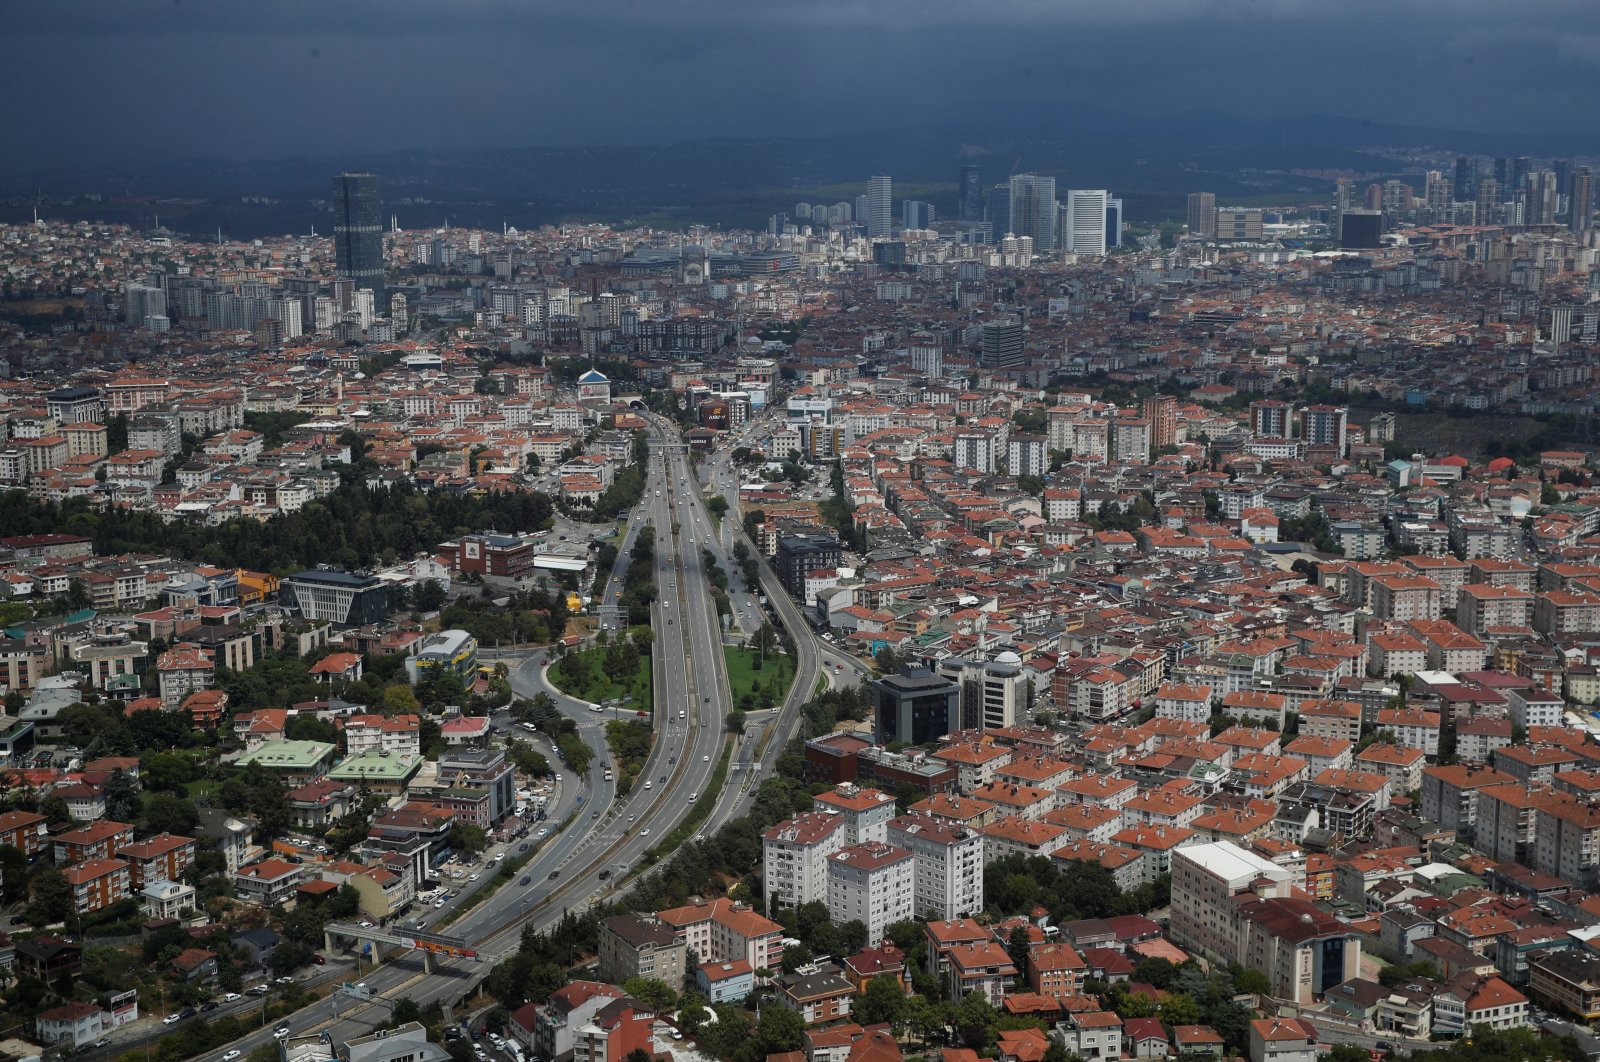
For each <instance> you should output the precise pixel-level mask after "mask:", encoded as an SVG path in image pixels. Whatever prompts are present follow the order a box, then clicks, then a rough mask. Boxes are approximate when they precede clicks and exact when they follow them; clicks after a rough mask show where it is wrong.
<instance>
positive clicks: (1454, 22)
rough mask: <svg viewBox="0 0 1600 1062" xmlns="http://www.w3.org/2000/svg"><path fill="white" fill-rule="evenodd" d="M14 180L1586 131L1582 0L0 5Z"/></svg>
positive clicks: (1595, 64) (59, 0)
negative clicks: (1096, 135) (892, 132)
mask: <svg viewBox="0 0 1600 1062" xmlns="http://www.w3.org/2000/svg"><path fill="white" fill-rule="evenodd" d="M0 26H3V27H4V31H3V32H0V87H3V88H4V89H5V99H6V101H7V105H6V109H5V117H4V118H3V119H0V132H3V133H4V134H5V136H4V141H3V142H4V144H5V152H4V155H3V156H0V157H3V158H5V159H6V160H7V161H6V162H3V163H0V166H7V167H10V168H11V169H12V171H13V172H19V171H26V170H29V169H32V168H34V167H37V166H41V165H54V164H57V163H80V162H85V161H94V160H96V159H105V158H107V157H108V156H116V157H119V158H121V159H123V160H126V161H138V160H140V159H148V158H151V157H153V156H157V155H168V156H171V155H177V156H193V155H204V156H211V157H219V158H237V159H253V158H271V157H281V156H285V155H318V156H322V155H334V154H337V153H339V152H340V151H342V150H348V149H360V150H374V149H386V148H419V149H438V148H456V147H474V148H484V147H495V146H505V147H526V146H534V145H538V144H571V143H583V142H590V143H645V142H661V141H671V140H681V139H687V138H697V137H704V136H714V135H738V136H747V135H763V134H784V135H793V134H802V135H812V134H827V133H834V132H850V131H858V130H862V129H874V128H882V127H885V126H889V125H901V124H908V123H921V122H925V121H934V120H937V119H939V118H940V117H946V116H951V115H959V116H960V117H970V116H972V115H982V114H983V113H984V105H985V102H986V101H989V100H997V101H1000V100H1003V101H1014V100H1016V99H1018V98H1019V97H1022V98H1026V99H1036V100H1038V101H1040V104H1041V107H1042V108H1044V109H1046V110H1047V109H1048V105H1050V104H1052V103H1056V104H1059V105H1060V106H1070V105H1071V102H1072V101H1074V100H1087V101H1092V102H1093V103H1095V104H1097V105H1099V106H1102V107H1107V108H1113V109H1122V110H1127V111H1130V112H1134V113H1150V114H1155V113H1161V112H1163V111H1172V110H1177V109H1184V108H1192V107H1208V108H1217V109H1221V110H1227V111H1234V112H1238V113H1240V114H1244V115H1249V116H1256V117H1280V116H1283V117H1288V116H1293V115H1297V114H1306V113H1324V114H1339V115H1347V116H1351V117H1358V118H1367V119H1372V120H1378V121H1391V122H1401V123H1408V124H1416V125H1426V126H1437V127H1446V128H1460V129H1471V130H1478V131H1484V132H1514V131H1517V130H1519V129H1526V130H1528V131H1533V132H1557V131H1567V132H1582V131H1587V130H1594V129H1597V128H1600V117H1597V115H1596V110H1595V106H1594V104H1595V102H1596V100H1597V99H1600V93H1597V92H1596V86H1597V85H1600V0H521V2H516V0H382V2H377V0H249V2H243V0H70V2H69V0H0Z"/></svg>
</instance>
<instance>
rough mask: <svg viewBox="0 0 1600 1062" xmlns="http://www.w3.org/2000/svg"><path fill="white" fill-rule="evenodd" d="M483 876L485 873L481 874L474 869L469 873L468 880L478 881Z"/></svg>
mask: <svg viewBox="0 0 1600 1062" xmlns="http://www.w3.org/2000/svg"><path fill="white" fill-rule="evenodd" d="M482 876H483V875H481V874H479V873H478V872H477V871H476V870H474V871H473V872H472V873H471V874H468V875H467V880H468V881H477V880H478V879H479V878H480V877H482Z"/></svg>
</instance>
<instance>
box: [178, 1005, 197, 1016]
mask: <svg viewBox="0 0 1600 1062" xmlns="http://www.w3.org/2000/svg"><path fill="white" fill-rule="evenodd" d="M198 1013H200V1012H199V1011H198V1010H195V1009H194V1008H193V1007H184V1008H183V1010H182V1011H181V1012H180V1013H179V1014H178V1017H180V1018H192V1017H194V1016H195V1015H196V1014H198Z"/></svg>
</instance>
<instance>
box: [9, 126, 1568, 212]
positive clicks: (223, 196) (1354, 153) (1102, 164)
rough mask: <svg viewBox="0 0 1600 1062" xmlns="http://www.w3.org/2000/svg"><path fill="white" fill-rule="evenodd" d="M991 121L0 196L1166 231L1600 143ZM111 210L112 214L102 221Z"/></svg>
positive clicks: (50, 182) (103, 166)
mask: <svg viewBox="0 0 1600 1062" xmlns="http://www.w3.org/2000/svg"><path fill="white" fill-rule="evenodd" d="M986 110H987V111H988V112H989V113H990V114H992V116H993V117H992V119H990V120H986V121H983V122H981V123H980V122H975V121H971V120H966V121H959V122H957V121H947V122H943V123H934V124H924V125H919V126H908V127H902V128H898V129H892V130H877V131H871V132H860V133H849V134H842V135H838V136H830V137H817V138H798V137H792V138H790V137H741V138H728V139H718V140H696V141H685V142H680V143H671V144H655V145H615V146H549V147H529V148H494V149H485V150H483V151H468V152H461V151H454V152H428V151H416V150H404V151H393V152H378V153H357V154H354V155H347V156H337V157H336V156H299V157H291V158H283V159H274V160H257V161H251V162H228V161H219V160H214V159H173V160H171V161H170V162H165V163H159V164H156V165H149V166H139V167H123V166H119V165H118V164H117V163H116V162H115V161H107V162H102V163H99V164H96V165H95V166H92V167H83V168H76V169H56V170H51V171H46V172H40V173H34V174H27V175H13V176H12V177H10V178H4V177H0V181H3V182H5V183H4V185H3V186H0V190H3V191H5V192H8V193H10V194H11V195H12V196H27V195H31V194H33V193H34V191H35V190H36V189H37V190H41V191H42V192H43V193H44V194H45V195H46V196H47V197H48V196H52V195H56V196H70V195H81V194H83V193H86V192H95V193H99V194H100V195H102V196H105V197H115V198H127V197H149V196H162V197H185V196H187V197H199V198H202V199H206V200H209V201H210V202H208V203H205V204H202V205H196V204H189V205H187V206H185V205H181V204H172V205H171V206H170V207H165V206H164V207H163V208H162V215H163V221H164V222H165V221H166V220H167V219H168V218H169V217H171V218H172V219H173V220H174V221H177V220H179V219H180V218H187V219H189V220H190V221H192V222H193V223H194V225H195V228H196V230H198V231H204V230H206V229H209V228H211V227H212V225H213V224H222V225H223V226H224V227H225V228H226V229H227V230H228V231H229V232H230V234H233V235H238V236H248V235H260V234H262V233H264V232H281V231H290V230H292V231H306V230H307V229H308V228H309V226H310V225H312V224H316V223H317V218H318V213H317V210H316V208H315V207H314V206H313V205H312V201H314V200H321V199H326V198H327V196H328V193H329V178H330V177H331V176H332V174H334V173H335V172H337V171H339V170H342V169H351V168H362V169H370V170H372V171H374V172H376V173H378V174H380V175H381V176H382V178H383V191H384V200H385V202H386V204H389V206H390V209H392V210H394V211H395V212H396V213H397V214H398V215H399V216H400V221H401V224H402V225H411V226H416V225H435V224H438V223H439V222H440V220H441V219H442V218H443V217H446V216H448V217H450V218H451V220H452V221H453V222H455V223H459V224H463V225H469V224H479V225H494V226H498V225H499V224H500V223H501V221H502V220H504V221H507V222H509V223H511V224H517V225H530V224H538V223H541V222H545V221H553V220H559V219H561V218H565V217H577V216H592V217H603V218H613V219H614V218H619V217H620V216H622V215H628V216H632V217H635V218H640V219H644V220H652V221H655V222H657V223H661V222H666V223H672V222H683V223H686V222H688V221H705V222H708V223H713V224H723V225H752V224H759V223H760V222H761V221H763V220H764V219H765V217H766V216H767V215H768V214H770V213H772V212H773V211H776V210H787V209H789V207H791V206H792V205H793V202H794V201H795V200H796V199H800V198H805V197H806V196H808V195H811V194H813V193H816V196H817V198H818V200H819V201H833V200H834V199H838V198H848V197H850V196H853V195H854V194H855V193H856V192H857V191H859V190H861V188H862V186H863V185H864V182H865V181H866V178H867V177H868V176H870V175H871V174H873V173H888V174H891V175H892V176H893V177H894V178H895V181H896V184H897V186H899V189H903V190H905V191H906V192H909V193H911V194H914V195H916V196H918V197H922V198H928V199H931V200H932V201H933V202H934V203H935V205H936V206H938V207H940V208H941V209H943V210H946V211H948V210H950V209H953V207H954V195H955V181H956V175H957V172H958V170H959V167H960V166H961V165H962V164H963V163H966V162H976V163H978V164H979V165H981V166H982V167H983V171H984V173H983V176H984V181H985V183H995V182H997V181H1000V180H1003V179H1004V178H1005V177H1006V176H1007V175H1008V174H1010V173H1013V172H1021V171H1024V170H1033V171H1037V172H1040V173H1046V174H1053V175H1055V176H1057V177H1058V178H1059V179H1061V180H1062V181H1063V182H1065V186H1067V187H1106V188H1111V189H1113V190H1114V191H1116V192H1118V193H1122V194H1125V195H1126V196H1128V197H1130V202H1129V208H1128V213H1129V216H1130V218H1134V219H1138V218H1139V217H1140V210H1143V212H1144V213H1145V215H1146V216H1157V215H1170V214H1171V213H1172V212H1173V211H1174V210H1175V209H1176V205H1175V204H1177V202H1178V201H1179V200H1178V197H1181V196H1182V195H1183V194H1185V193H1187V192H1189V191H1193V190H1197V189H1205V190H1209V191H1215V192H1217V193H1218V195H1219V196H1221V197H1223V198H1225V199H1226V198H1240V199H1242V198H1254V199H1257V200H1261V199H1264V198H1278V199H1280V200H1281V201H1286V202H1294V201H1299V200H1305V199H1310V198H1320V197H1321V196H1322V195H1323V194H1325V192H1326V189H1327V187H1328V180H1327V178H1326V174H1328V173H1329V172H1332V171H1348V172H1353V173H1356V174H1358V175H1363V176H1375V175H1380V174H1381V175H1389V174H1392V173H1394V172H1398V171H1399V170H1400V169H1402V168H1403V167H1401V165H1400V164H1399V163H1398V162H1395V161H1393V160H1390V159H1386V158H1385V157H1384V155H1385V152H1384V149H1391V148H1392V149H1417V148H1422V147H1432V148H1434V149H1438V150H1444V151H1448V152H1452V153H1454V152H1462V153H1469V154H1477V153H1484V154H1531V155H1538V156H1551V155H1563V154H1577V153H1580V152H1582V151H1585V150H1592V144H1593V143H1594V140H1592V139H1588V138H1580V137H1577V136H1573V137H1550V136H1539V137H1512V136H1505V135H1487V134H1474V133H1468V132H1462V131H1456V130H1440V129H1421V128H1413V127H1406V126H1397V125H1389V124H1384V123H1377V122H1368V121H1364V120H1360V119H1353V118H1344V117H1338V116H1326V115H1311V116H1305V117H1300V118H1295V119H1289V120H1261V119H1250V118H1241V117H1239V116H1237V115H1231V114H1226V113H1222V112H1215V111H1182V112H1176V113H1173V114H1170V115H1161V116H1137V115H1129V114H1126V113H1121V112H1117V111H1114V110H1108V109H1103V108H1095V107H1073V108H1063V107H1057V106H1050V105H1045V104H1041V103H1040V102H1039V101H1019V102H1017V103H1016V104H1015V105H1013V106H1006V105H999V106H990V107H988V108H986ZM1311 174H1315V176H1313V175H1311ZM900 194H901V192H900V191H899V190H897V193H896V198H899V197H900ZM243 196H264V197H270V198H276V199H279V200H280V203H279V204H277V205H276V207H275V208H262V207H250V206H249V205H246V204H240V203H239V199H240V197H243ZM126 206H127V204H124V205H123V209H126ZM1136 206H1137V207H1138V209H1136ZM16 208H17V205H16V204H13V210H12V212H13V213H14V212H15V210H16ZM114 209H115V206H114V204H107V205H106V206H105V208H104V212H108V213H109V212H112V211H113V210H114ZM202 216H203V220H204V221H205V222H206V223H205V224H201V221H202Z"/></svg>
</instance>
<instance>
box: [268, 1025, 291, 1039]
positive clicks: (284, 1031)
mask: <svg viewBox="0 0 1600 1062" xmlns="http://www.w3.org/2000/svg"><path fill="white" fill-rule="evenodd" d="M272 1035H273V1036H276V1037H277V1038H278V1039H280V1040H287V1039H288V1038H289V1027H288V1026H287V1025H280V1026H278V1027H277V1028H276V1029H273V1030H272Z"/></svg>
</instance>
